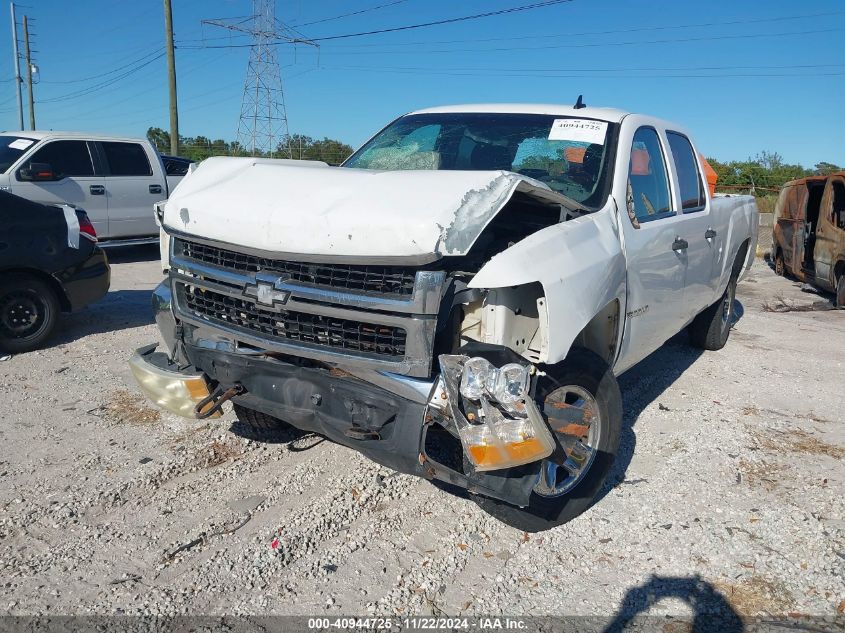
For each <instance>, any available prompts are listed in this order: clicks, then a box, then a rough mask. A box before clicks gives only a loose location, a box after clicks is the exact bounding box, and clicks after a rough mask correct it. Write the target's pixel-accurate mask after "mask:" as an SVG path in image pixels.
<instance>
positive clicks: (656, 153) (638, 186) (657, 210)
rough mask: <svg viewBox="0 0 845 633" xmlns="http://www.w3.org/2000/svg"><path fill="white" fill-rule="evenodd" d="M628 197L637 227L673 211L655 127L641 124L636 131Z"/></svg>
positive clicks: (629, 173) (629, 174)
mask: <svg viewBox="0 0 845 633" xmlns="http://www.w3.org/2000/svg"><path fill="white" fill-rule="evenodd" d="M627 198H628V200H627V205H628V216H629V217H630V218H631V222H632V223H633V225H634V226H635V227H639V225H640V223H642V222H650V221H652V220H659V219H660V218H665V217H669V216H672V215H674V211H672V202H671V196H670V195H669V176H668V174H667V172H666V163H665V162H664V161H663V151H662V149H661V145H660V138H659V137H658V136H657V132H656V131H655V130H654V129H653V128H650V127H641V128H640V129H639V130H637V132H636V133H635V134H634V142H633V143H632V145H631V160H630V163H629V167H628V196H627Z"/></svg>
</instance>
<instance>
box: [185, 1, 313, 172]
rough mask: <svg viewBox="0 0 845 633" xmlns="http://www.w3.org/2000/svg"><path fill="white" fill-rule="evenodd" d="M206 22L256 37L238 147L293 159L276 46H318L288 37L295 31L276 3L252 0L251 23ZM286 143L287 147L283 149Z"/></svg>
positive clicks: (252, 152) (251, 46)
mask: <svg viewBox="0 0 845 633" xmlns="http://www.w3.org/2000/svg"><path fill="white" fill-rule="evenodd" d="M202 22H203V24H211V25H214V26H219V27H222V28H224V29H229V30H231V31H239V32H241V33H246V34H248V35H250V36H252V44H251V45H250V52H249V64H248V66H247V70H246V81H245V82H244V95H243V100H242V102H241V118H240V121H239V122H238V136H237V142H238V144H239V145H240V146H241V147H242V148H244V149H247V150H249V152H250V154H252V155H253V156H256V155H264V156H276V155H279V154H282V155H284V156H285V157H287V158H291V151H290V146H289V140H290V136H289V130H288V116H287V109H286V107H285V95H284V90H283V88H282V76H281V71H280V70H279V60H278V58H277V57H276V46H277V45H278V44H280V43H289V44H309V45H312V46H316V44H315V43H314V42H311V41H310V40H308V39H307V38H304V37H297V36H293V35H288V33H294V32H293V31H292V30H291V29H289V28H288V27H285V26H284V25H283V24H281V23H280V22H278V21H277V20H276V0H252V15H251V16H250V17H249V18H247V20H243V19H241V20H237V21H235V19H231V20H203V21H202ZM296 35H298V34H296ZM282 142H284V143H285V145H286V147H285V148H280V145H281V144H282Z"/></svg>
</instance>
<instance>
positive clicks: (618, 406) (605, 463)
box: [473, 349, 622, 532]
mask: <svg viewBox="0 0 845 633" xmlns="http://www.w3.org/2000/svg"><path fill="white" fill-rule="evenodd" d="M545 371H546V372H547V373H548V374H549V376H541V377H540V379H539V380H540V382H539V383H538V385H537V390H536V394H535V400H536V401H537V403H538V406H539V407H540V410H541V411H543V409H544V403H545V402H546V400H547V398H554V394H555V392H560V391H561V390H562V389H564V388H565V387H566V386H571V387H573V388H575V389H578V390H583V391H584V392H586V393H587V394H588V395H589V396H590V398H591V400H592V401H593V402H594V403H595V405H597V407H598V412H597V415H594V414H591V415H590V416H587V417H585V419H586V420H591V421H592V423H593V424H595V423H596V420H597V422H598V424H599V425H600V428H599V432H598V442H597V443H596V444H597V445H596V446H595V455H594V457H593V458H592V461H591V462H590V465H589V466H588V469H587V470H586V471H585V472H584V474H583V475H582V476H581V478H580V480H578V481H577V482H576V483H575V484H574V486H573V487H571V488H570V489H568V490H567V491H566V492H564V493H561V494H559V495H557V496H549V495H548V494H546V495H541V494H538V492H537V490H539V489H540V488H541V483H540V479H539V478H538V483H537V486H536V487H535V491H534V492H532V493H531V497H530V499H529V504H528V506H527V507H525V508H517V507H516V506H512V505H510V504H508V503H505V502H504V501H499V500H497V499H491V498H489V497H482V496H474V497H473V500H474V501H475V502H476V503H477V504H478V505H479V506H480V507H481V508H482V509H483V510H485V511H486V512H488V513H489V514H491V515H492V516H494V517H496V518H497V519H499V520H500V521H502V522H503V523H506V524H507V525H510V526H511V527H515V528H517V529H520V530H523V531H525V532H540V531H543V530H548V529H551V528H553V527H556V526H558V525H563V524H564V523H566V522H568V521H571V520H572V519H574V518H575V517H577V516H578V515H580V514H582V513H583V512H584V511H586V510H587V509H588V508H589V507H590V506H591V505H592V503H593V499H594V498H595V496H596V494H597V493H598V491H599V489H600V488H601V487H602V484H604V480H605V479H606V478H607V474H608V473H609V472H610V468H611V466H612V465H613V461H614V459H616V453H617V452H618V450H619V438H620V436H621V433H622V394H621V393H620V391H619V384H618V383H617V382H616V377H615V376H614V375H613V372H612V371H611V369H610V367H609V366H608V364H607V363H606V362H605V361H604V360H603V359H602V358H601V357H599V356H598V355H597V354H594V353H593V352H591V351H588V350H586V349H573V350H571V351H570V353H569V355H568V356H567V357H566V359H565V360H564V361H563V362H561V363H559V364H558V365H555V366H554V367H549V368H545ZM591 404H592V403H591ZM552 430H553V433H552V435H553V436H554V437H555V442H556V443H557V444H558V449H557V450H556V452H555V454H553V455H552V456H551V457H554V456H555V455H556V454H559V453H558V451H561V450H562V449H561V447H560V439H559V438H560V436H559V435H558V433H557V432H555V431H554V429H552ZM547 461H548V460H543V464H545V463H546V462H547ZM541 468H542V466H541Z"/></svg>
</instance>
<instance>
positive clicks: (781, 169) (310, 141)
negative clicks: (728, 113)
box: [147, 127, 845, 196]
mask: <svg viewBox="0 0 845 633" xmlns="http://www.w3.org/2000/svg"><path fill="white" fill-rule="evenodd" d="M147 138H148V139H149V140H150V142H152V143H153V145H155V146H156V147H157V148H158V151H159V152H162V153H165V154H166V153H167V152H168V151H169V150H170V133H169V132H167V131H166V130H163V129H161V128H158V127H151V128H149V129H148V130H147ZM353 151H354V150H353V148H352V146H351V145H347V144H346V143H344V142H342V141H338V140H335V139H330V138H327V137H324V138H322V139H315V138H312V137H310V136H306V135H304V134H291V135H289V136H286V137H285V138H283V139H282V141H281V142H280V143H279V145H278V146H277V147H276V151H275V152H273V153H272V156H271V155H270V154H261V155H262V156H266V157H273V158H294V159H300V160H319V161H323V162H325V163H328V164H329V165H339V164H340V163H342V162H343V161H344V160H346V158H347V157H348V156H350V155H351V154H352V152H353ZM179 155H180V156H184V157H185V158H190V159H191V160H196V161H201V160H203V159H205V158H208V157H210V156H250V155H251V153H250V151H249V149H248V148H246V147H243V146H242V145H240V144H239V143H238V142H237V141H226V140H224V139H215V140H212V139H210V138H207V137H205V136H180V137H179ZM707 161H708V162H709V163H710V166H711V167H712V168H713V170H714V171H715V172H716V173H717V174H718V176H719V182H718V185H717V189H719V190H720V191H728V192H730V191H734V192H737V191H751V192H753V193H754V194H756V195H758V196H766V195H771V194H772V193H774V192H777V191H778V190H779V189H780V188H781V187H782V186H783V185H784V183H786V182H789V181H790V180H795V179H796V178H804V177H806V176H823V175H828V174H831V173H833V172H836V171H842V170H843V169H845V168H843V167H840V166H839V165H835V164H833V163H829V162H824V161H822V162H818V163H816V164H815V165H814V166H813V168H812V169H808V168H806V167H803V166H802V165H797V164H789V163H786V162H784V160H783V157H782V156H781V155H780V154H778V153H777V152H768V151H763V152H760V153H759V154H757V155H756V156H755V157H753V158H749V159H748V160H732V161H728V162H722V161H720V160H718V159H716V158H708V159H707Z"/></svg>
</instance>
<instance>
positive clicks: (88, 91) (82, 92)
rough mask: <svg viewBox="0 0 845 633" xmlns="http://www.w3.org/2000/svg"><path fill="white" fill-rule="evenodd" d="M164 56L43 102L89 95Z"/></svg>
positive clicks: (160, 55)
mask: <svg viewBox="0 0 845 633" xmlns="http://www.w3.org/2000/svg"><path fill="white" fill-rule="evenodd" d="M162 57H164V51H162V52H160V53H159V54H158V55H156V56H155V57H153V58H152V59H150V60H148V61H146V62H144V63H143V64H140V65H138V66H135V67H134V68H132V69H131V70H128V71H126V72H125V73H123V74H122V75H118V76H117V77H112V78H111V79H108V80H106V81H103V82H101V83H99V84H95V85H93V86H88V87H87V88H82V89H80V90H76V91H74V92H69V93H67V94H64V95H60V96H58V97H52V98H50V99H42V100H41V103H55V102H57V101H68V100H69V99H78V98H79V97H84V96H87V95H89V94H91V93H92V92H97V91H98V90H101V89H102V88H105V87H107V86H111V85H112V84H114V83H117V82H118V81H121V80H123V79H126V78H127V77H129V76H130V75H133V74H135V73H136V72H138V71H139V70H141V69H142V68H144V67H146V66H149V65H150V64H152V63H153V62H154V61H157V60H159V59H161V58H162Z"/></svg>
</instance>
